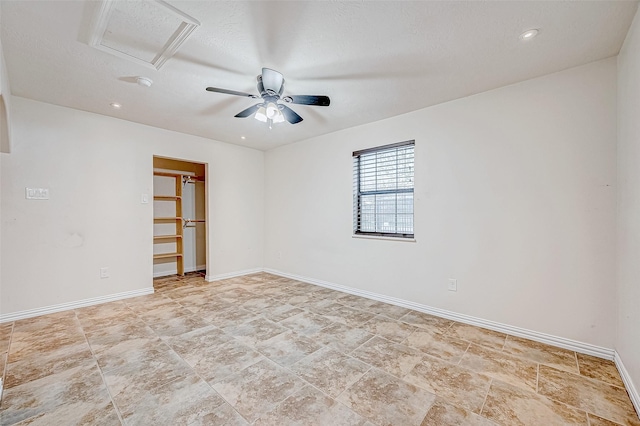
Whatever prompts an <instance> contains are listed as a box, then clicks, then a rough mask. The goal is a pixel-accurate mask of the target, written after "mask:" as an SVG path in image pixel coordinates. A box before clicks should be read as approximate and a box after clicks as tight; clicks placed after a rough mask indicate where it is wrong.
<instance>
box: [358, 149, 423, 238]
mask: <svg viewBox="0 0 640 426" xmlns="http://www.w3.org/2000/svg"><path fill="white" fill-rule="evenodd" d="M414 145H415V142H414V141H408V142H401V143H397V144H392V145H385V146H381V147H378V148H372V149H366V150H362V151H356V152H354V153H353V231H354V233H355V234H363V235H383V236H389V237H403V238H413V236H414V234H413V157H414Z"/></svg>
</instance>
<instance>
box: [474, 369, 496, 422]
mask: <svg viewBox="0 0 640 426" xmlns="http://www.w3.org/2000/svg"><path fill="white" fill-rule="evenodd" d="M493 380H494V379H493V377H492V378H491V381H490V382H489V388H488V389H487V394H486V395H485V396H484V401H482V407H480V411H479V412H478V415H479V416H482V411H484V406H485V405H486V404H487V398H489V392H491V386H493ZM482 417H484V418H485V419H486V417H485V416H482Z"/></svg>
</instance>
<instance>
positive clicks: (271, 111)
mask: <svg viewBox="0 0 640 426" xmlns="http://www.w3.org/2000/svg"><path fill="white" fill-rule="evenodd" d="M279 112H280V110H279V109H278V106H277V105H276V104H275V103H273V102H269V103H268V104H267V118H268V119H270V120H273V119H274V118H276V117H277V116H278V113H279Z"/></svg>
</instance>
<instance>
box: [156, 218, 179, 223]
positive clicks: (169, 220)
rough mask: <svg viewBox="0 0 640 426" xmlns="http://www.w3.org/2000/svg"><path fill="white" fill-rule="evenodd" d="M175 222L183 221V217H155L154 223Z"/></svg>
mask: <svg viewBox="0 0 640 426" xmlns="http://www.w3.org/2000/svg"><path fill="white" fill-rule="evenodd" d="M175 220H182V218H181V217H154V218H153V221H154V222H173V221H175Z"/></svg>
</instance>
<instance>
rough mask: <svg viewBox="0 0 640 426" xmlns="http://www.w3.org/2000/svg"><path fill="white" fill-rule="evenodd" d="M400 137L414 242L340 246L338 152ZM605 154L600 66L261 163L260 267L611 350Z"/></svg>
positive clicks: (605, 87)
mask: <svg viewBox="0 0 640 426" xmlns="http://www.w3.org/2000/svg"><path fill="white" fill-rule="evenodd" d="M416 96H419V94H416ZM409 139H415V141H416V148H415V153H416V160H415V198H416V201H415V214H416V217H415V234H416V239H417V242H415V243H411V242H395V241H382V240H366V239H358V238H352V236H351V235H352V163H351V153H352V151H354V150H358V149H363V148H369V147H375V146H379V145H384V144H389V143H393V142H400V141H405V140H409ZM615 143H616V61H615V58H614V59H608V60H604V61H599V62H596V63H592V64H588V65H585V66H582V67H578V68H574V69H570V70H566V71H563V72H560V73H556V74H552V75H548V76H544V77H541V78H537V79H534V80H530V81H526V82H523V83H519V84H515V85H512V86H508V87H503V88H500V89H497V90H492V91H490V92H486V93H482V94H479V95H476V96H472V97H469V98H464V99H460V100H456V101H452V102H448V103H445V104H441V105H437V106H434V107H430V108H427V109H423V110H419V111H415V112H412V113H409V114H405V115H401V116H398V117H394V118H391V119H387V120H383V121H380V122H376V123H372V124H367V125H364V126H360V127H356V128H351V129H347V130H344V131H340V132H336V133H333V134H328V135H324V136H321V137H317V138H313V139H309V140H307V141H303V142H300V143H296V144H291V145H287V146H284V147H280V148H277V149H273V150H271V151H268V152H267V153H266V156H265V173H266V187H265V191H266V205H265V217H266V223H265V230H266V233H265V235H266V237H265V241H266V246H265V266H266V267H267V268H271V269H274V270H279V271H284V272H288V273H291V274H295V275H299V276H303V277H308V278H313V279H317V280H324V281H328V282H332V283H335V284H340V285H345V286H349V287H353V288H357V289H362V290H367V291H371V292H374V293H379V294H383V295H387V296H392V297H397V298H401V299H405V300H409V301H412V302H416V303H421V304H424V305H428V306H431V307H436V308H440V309H446V310H450V311H454V312H457V313H461V314H466V315H471V316H474V317H479V318H482V319H487V320H493V321H498V322H501V323H506V324H509V325H513V326H518V327H523V328H526V329H529V330H534V331H538V332H544V333H549V334H552V335H556V336H560V337H564V338H570V339H575V340H578V341H582V342H586V343H591V344H595V345H600V346H603V347H607V348H612V347H613V344H614V335H615V316H616V314H615V312H616V295H615V226H616V225H615V202H616V201H615V179H616V172H615V165H616V151H615ZM448 278H457V279H458V291H457V292H456V293H454V292H449V291H447V279H448Z"/></svg>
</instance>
